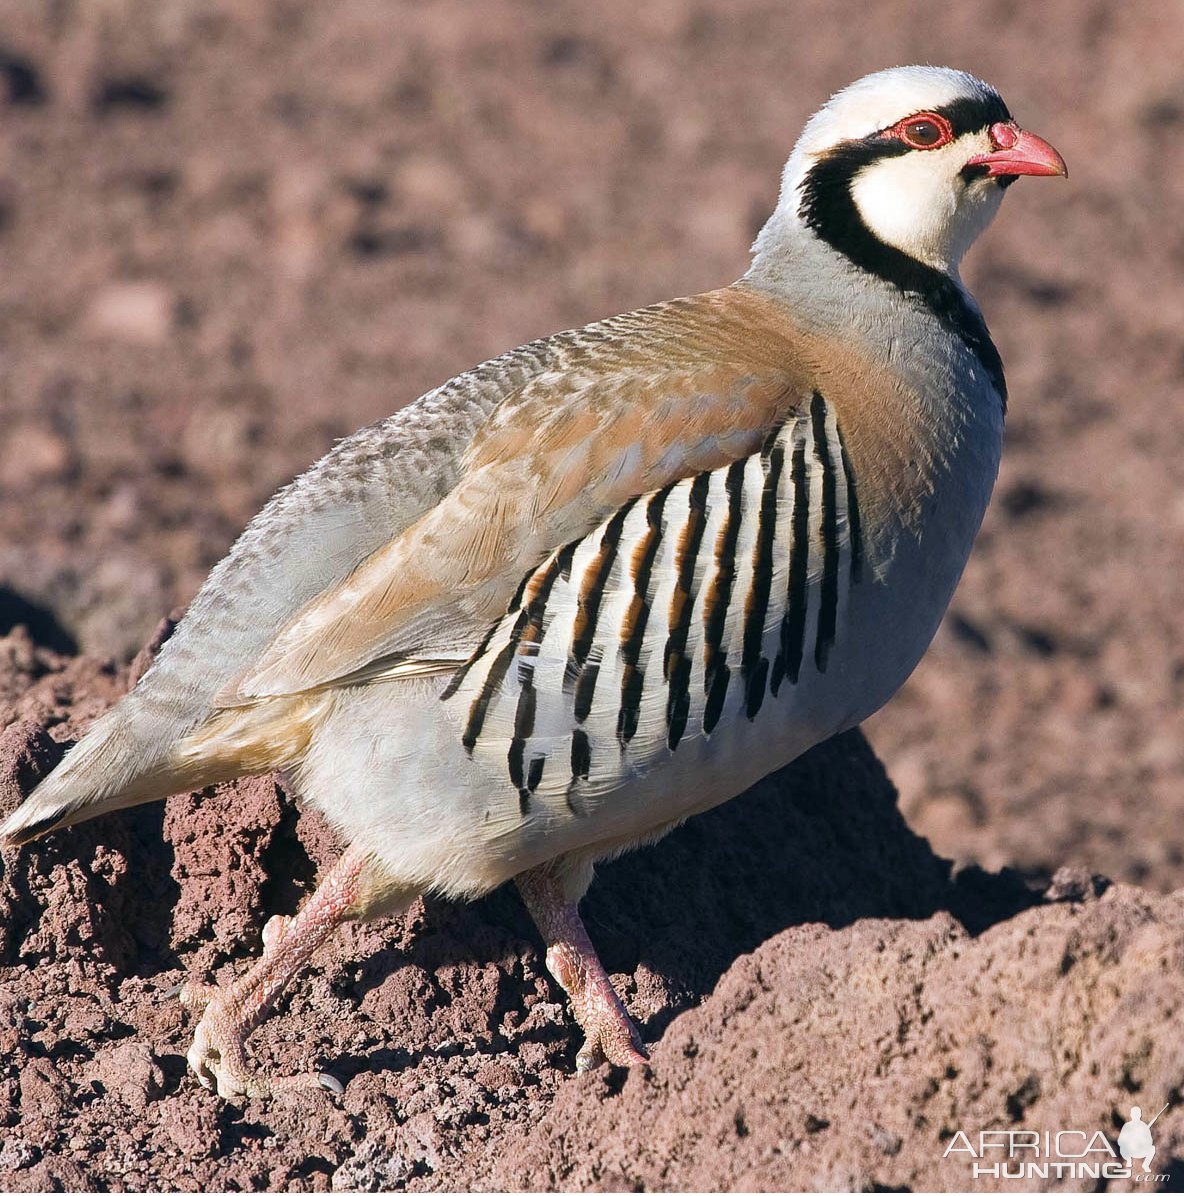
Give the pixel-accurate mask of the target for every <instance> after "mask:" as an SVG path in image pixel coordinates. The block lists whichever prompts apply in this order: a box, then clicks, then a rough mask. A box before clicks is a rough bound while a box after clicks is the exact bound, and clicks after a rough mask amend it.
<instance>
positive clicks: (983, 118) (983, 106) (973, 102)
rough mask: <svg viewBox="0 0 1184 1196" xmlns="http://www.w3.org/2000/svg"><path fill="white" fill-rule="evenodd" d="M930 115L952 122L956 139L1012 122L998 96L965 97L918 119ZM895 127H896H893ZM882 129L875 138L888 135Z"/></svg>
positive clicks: (928, 110)
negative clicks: (994, 125) (1003, 122)
mask: <svg viewBox="0 0 1184 1196" xmlns="http://www.w3.org/2000/svg"><path fill="white" fill-rule="evenodd" d="M929 113H933V115H935V116H941V117H944V118H945V119H946V120H948V121H949V122H950V128H951V129H952V130H953V133H954V136H955V137H962V136H964V135H965V134H967V133H977V132H979V131H980V130H982V129H986V128H989V127H990V126H991V125H993V124H996V123H997V122H999V121H1008V120H1011V113H1010V112H1009V111H1008V110H1007V105H1006V104H1005V103H1004V102H1003V99H1002V97H1000V96H997V95H982V96H964V97H963V98H962V99H960V100H955V101H954V102H953V103H952V104H947V105H946V106H945V107H944V108H927V109H924V110H923V111H920V112H918V113H917V119H919V120H923V119H924V118H925V117H926V116H927V115H928V114H929ZM891 127H893V128H894V127H895V126H891ZM888 131H889V130H888V129H882V130H881V131H880V132H879V133H876V134H873V137H875V138H880V137H883V136H885V135H886V134H887V133H888Z"/></svg>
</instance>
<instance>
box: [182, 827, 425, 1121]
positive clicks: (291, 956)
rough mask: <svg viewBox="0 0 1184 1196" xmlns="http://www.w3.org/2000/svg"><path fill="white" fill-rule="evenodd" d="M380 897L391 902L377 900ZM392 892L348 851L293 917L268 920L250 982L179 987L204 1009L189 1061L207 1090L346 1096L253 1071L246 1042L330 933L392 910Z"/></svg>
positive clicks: (306, 1079)
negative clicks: (304, 1091) (308, 1090)
mask: <svg viewBox="0 0 1184 1196" xmlns="http://www.w3.org/2000/svg"><path fill="white" fill-rule="evenodd" d="M376 893H377V894H378V895H379V896H383V897H385V898H387V900H386V901H378V900H376V899H375V898H376ZM393 893H394V889H393V888H392V887H390V886H386V887H383V886H382V885H381V883H380V884H379V885H376V884H375V872H374V867H373V863H372V861H371V860H370V859H369V858H368V857H367V856H366V855H364V854H363V853H362V852H359V851H358V850H356V849H355V848H352V847H351V848H349V849H348V850H347V851H346V852H345V854H344V855H343V856H342V857H341V859H339V860H338V861H337V863H336V864H335V865H334V866H333V867H332V868H331V869H330V870H329V872H328V873H327V874H326V876H325V878H324V879H323V880H322V881H321V883H320V885H318V886H317V889H316V892H314V893H313V894H312V896H311V897H310V898H309V899H308V901H306V902H305V904H304V906H303V908H302V909H301V910H300V912H299V913H298V914H297V915H296V916H295V917H292V918H289V917H284V916H276V917H274V918H271V919H270V920H269V921H268V923H267V925H266V926H265V927H264V929H263V954H262V955H261V956H260V957H259V959H258V960H257V961H256V963H255V965H254V966H253V967H252V968H251V970H250V971H249V972H248V973H247V974H246V975H245V976H243V977H242V978H241V979H240V980H236V981H235V982H234V983H233V984H230V985H227V986H225V987H223V988H208V987H204V986H200V985H192V984H187V985H185V986H184V987H183V988H182V989H181V993H180V996H181V1000H182V1002H183V1003H184V1004H185V1005H188V1006H190V1007H191V1008H195V1009H201V1010H202V1011H203V1012H202V1016H201V1021H200V1022H198V1024H197V1029H196V1030H195V1031H194V1035H193V1045H192V1046H191V1047H190V1048H189V1053H188V1055H187V1056H186V1058H187V1059H188V1060H189V1066H190V1067H191V1068H193V1070H194V1072H195V1073H196V1075H197V1078H198V1079H199V1080H200V1081H201V1082H202V1084H203V1085H205V1087H207V1088H216V1089H217V1092H218V1095H219V1096H221V1097H223V1098H224V1099H226V1100H233V1099H235V1098H236V1097H243V1096H246V1097H266V1096H270V1095H271V1094H272V1093H274V1092H276V1091H278V1090H280V1089H282V1088H313V1087H316V1086H318V1085H320V1086H322V1087H326V1088H329V1089H331V1090H333V1091H338V1092H339V1091H341V1085H340V1083H339V1082H338V1081H337V1080H335V1079H333V1077H331V1076H328V1075H324V1074H320V1075H311V1074H310V1075H301V1076H292V1077H285V1078H278V1079H277V1078H273V1077H269V1076H266V1075H264V1074H262V1073H261V1072H258V1071H255V1070H254V1069H252V1067H251V1065H250V1063H249V1062H248V1060H247V1055H246V1049H245V1044H246V1040H247V1038H248V1037H249V1035H250V1034H251V1031H252V1030H254V1029H255V1028H256V1027H257V1026H258V1025H259V1023H260V1022H262V1021H263V1019H264V1018H265V1017H266V1016H267V1014H268V1013H269V1012H270V1010H271V1008H272V1006H273V1005H274V1004H275V1001H276V998H277V997H279V995H280V993H281V992H282V991H283V989H284V988H285V987H286V986H287V985H289V984H290V983H291V982H292V980H293V979H294V978H295V976H296V974H297V972H299V971H300V969H301V968H302V967H303V966H304V965H305V964H306V963H307V962H308V960H309V958H310V957H311V956H312V954H313V952H315V951H316V949H317V948H318V947H320V946H321V944H322V943H324V942H325V941H326V940H327V939H328V938H329V936H330V935H331V934H332V933H333V931H334V930H336V929H337V928H338V927H339V926H340V925H341V924H342V923H343V922H346V921H348V920H351V919H356V918H364V917H369V916H372V915H373V914H374V913H379V912H382V913H385V912H393V911H394V908H395V906H397V905H398V904H400V902H397V901H392V900H390V899H389V898H391V897H392V895H393ZM408 896H410V895H408ZM380 906H381V908H379V907H380Z"/></svg>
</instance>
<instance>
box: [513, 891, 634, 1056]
mask: <svg viewBox="0 0 1184 1196" xmlns="http://www.w3.org/2000/svg"><path fill="white" fill-rule="evenodd" d="M516 883H517V885H518V891H519V892H520V893H521V894H522V900H523V901H524V902H525V903H526V908H527V909H528V910H530V914H531V917H532V918H534V920H535V925H537V926H538V928H539V932H540V933H541V934H542V936H543V941H544V942H545V943H546V944H547V969H548V970H549V971H550V973H551V975H552V976H554V977H555V979H556V980H557V981H558V983H559V984H560V985H561V986H562V988H563V990H564V991H565V992H566V993H567V995H568V999H569V1000H570V1001H571V1009H572V1013H573V1014H574V1015H575V1019H576V1021H577V1022H579V1024H580V1027H581V1029H582V1030H583V1031H584V1045H583V1046H582V1047H581V1048H580V1053H579V1054H578V1055H577V1056H576V1067H577V1069H578V1070H580V1071H587V1070H589V1069H590V1068H593V1067H595V1066H596V1065H597V1064H598V1063H600V1062H601V1061H602V1059H607V1060H608V1061H609V1062H610V1063H613V1064H615V1065H616V1066H617V1067H634V1066H636V1065H638V1064H644V1063H645V1062H646V1061H647V1060H648V1058H649V1056H648V1055H647V1054H646V1050H645V1047H644V1046H643V1045H642V1042H641V1035H640V1034H639V1033H638V1031H637V1027H636V1026H635V1025H634V1024H633V1022H632V1021H631V1020H630V1018H629V1014H628V1013H627V1012H626V1010H625V1006H624V1005H622V1004H621V998H620V997H618V996H617V994H616V992H615V990H614V989H613V985H612V981H611V980H610V979H609V977H608V973H607V972H606V971H605V970H604V965H603V964H602V963H601V962H600V958H599V957H598V956H597V954H596V948H595V947H593V946H592V941H591V940H590V939H589V938H588V931H587V930H586V929H585V928H584V923H583V921H582V920H581V919H580V913H579V909H578V903H577V902H575V901H572V900H571V899H570V898H569V897H568V896H567V895H566V894H565V893H564V891H563V887H562V885H561V883H560V882H559V881H558V880H557V879H556V877H555V875H554V873H552V872H550V871H548V870H547V869H545V868H535V869H532V870H531V871H530V872H524V873H522V875H521V876H519V877H518V878H517V882H516Z"/></svg>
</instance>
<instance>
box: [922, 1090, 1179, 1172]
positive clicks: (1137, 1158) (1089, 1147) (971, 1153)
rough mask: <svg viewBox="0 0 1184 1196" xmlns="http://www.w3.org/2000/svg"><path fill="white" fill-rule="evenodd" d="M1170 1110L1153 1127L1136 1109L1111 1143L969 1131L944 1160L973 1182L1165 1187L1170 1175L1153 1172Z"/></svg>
mask: <svg viewBox="0 0 1184 1196" xmlns="http://www.w3.org/2000/svg"><path fill="white" fill-rule="evenodd" d="M1167 1108H1168V1106H1167V1105H1164V1107H1163V1108H1162V1109H1160V1111H1159V1112H1158V1113H1156V1115H1155V1116H1154V1117H1152V1118H1151V1120H1150V1121H1144V1120H1143V1110H1142V1109H1141V1108H1139V1106H1138V1105H1135V1106H1133V1107H1132V1108H1131V1119H1130V1121H1128V1122H1126V1123H1125V1124H1124V1125H1123V1127H1122V1129H1121V1130H1119V1132H1118V1141H1117V1142H1116V1143H1115V1142H1111V1141H1110V1139H1109V1138H1108V1137H1107V1136H1106V1134H1105V1133H1104V1132H1103V1131H1102V1130H1092V1131H1091V1130H1078V1129H1068V1130H979V1132H978V1133H977V1134H975V1135H970V1134H967V1133H966V1132H965V1131H964V1130H958V1132H957V1133H956V1134H955V1135H954V1136H953V1137H952V1138H951V1139H950V1141H949V1142H948V1143H947V1145H946V1148H945V1151H944V1152H943V1153H942V1158H943V1159H952V1160H956V1159H962V1160H964V1161H965V1162H966V1163H967V1164H968V1165H969V1167H970V1177H971V1178H972V1179H994V1180H1009V1179H1010V1180H1016V1181H1019V1182H1021V1183H1031V1181H1032V1180H1035V1179H1065V1180H1068V1179H1096V1180H1105V1179H1129V1180H1133V1181H1134V1182H1135V1183H1163V1182H1164V1181H1166V1180H1167V1179H1168V1176H1166V1175H1157V1174H1155V1173H1154V1172H1152V1170H1151V1160H1152V1159H1154V1158H1155V1141H1154V1139H1153V1138H1152V1136H1151V1127H1152V1126H1153V1125H1154V1124H1155V1123H1156V1122H1157V1121H1158V1120H1159V1119H1160V1117H1162V1116H1163V1114H1164V1112H1165V1111H1166V1110H1167Z"/></svg>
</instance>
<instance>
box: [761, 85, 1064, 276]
mask: <svg viewBox="0 0 1184 1196" xmlns="http://www.w3.org/2000/svg"><path fill="white" fill-rule="evenodd" d="M1066 173H1067V170H1066V167H1065V162H1064V159H1063V158H1062V157H1061V155H1060V154H1059V153H1057V151H1056V150H1055V149H1053V147H1052V146H1051V145H1049V143H1048V142H1047V141H1045V140H1044V139H1043V138H1041V137H1037V136H1036V135H1035V134H1034V133H1029V132H1027V131H1026V130H1024V129H1021V128H1020V127H1019V125H1017V124H1016V122H1015V121H1014V120H1013V119H1012V116H1011V113H1010V112H1009V111H1008V109H1007V105H1006V104H1004V102H1003V100H1002V98H1001V97H1000V95H999V93H998V92H997V91H995V89H994V88H992V87H990V86H988V85H987V84H986V83H983V82H982V81H981V80H979V79H976V78H975V77H974V76H973V75H968V74H966V73H965V72H963V71H955V70H949V69H948V68H945V67H931V66H908V67H896V68H893V69H892V70H886V71H879V72H877V73H876V74H874V75H867V76H865V77H864V78H862V79H860V80H858V81H857V82H855V83H852V84H851V85H850V86H849V87H847V88H845V89H844V90H843V91H840V92H839V93H838V94H836V95H834V96H832V97H831V99H830V100H829V101H828V102H827V103H826V104H825V105H824V106H823V107H822V108H821V109H820V110H819V111H818V112H817V113H815V115H814V116H813V117H812V118H811V119H810V121H809V123H808V124H807V125H806V128H805V130H804V132H803V133H802V135H801V137H800V139H799V140H798V143H797V145H796V146H795V147H794V151H793V154H792V156H791V157H790V159H789V162H788V163H787V165H786V167H785V174H784V176H783V180H782V189H781V199H780V202H779V204H778V210H777V213H776V215H775V216H774V219H773V221H770V232H771V233H773V235H776V234H777V233H778V232H779V231H783V230H784V228H785V224H786V222H787V221H788V222H790V223H792V224H794V225H798V226H804V227H805V228H807V229H809V230H811V231H812V232H813V233H814V234H815V235H817V236H818V237H821V238H822V240H823V241H825V242H827V243H828V244H830V245H831V246H832V247H833V248H835V249H837V250H839V251H840V252H842V253H844V254H845V255H846V256H847V257H849V258H850V259H852V260H853V261H854V262H855V263H856V265H859V266H861V267H863V268H865V269H868V270H871V271H872V272H873V273H876V274H880V275H884V276H888V277H892V276H893V274H894V273H896V274H899V273H900V271H901V269H904V270H905V272H906V273H907V271H908V269H909V268H910V263H920V264H921V265H922V266H924V267H928V268H930V269H934V270H939V271H942V272H943V273H945V274H949V275H954V276H956V274H957V269H958V263H959V262H960V260H961V258H962V255H963V254H964V253H965V252H966V250H967V249H968V248H969V247H970V245H971V244H972V243H973V241H974V240H975V238H976V237H978V236H979V234H980V233H981V232H982V231H983V230H984V229H985V228H986V227H987V225H988V224H989V223H990V222H991V219H992V217H993V216H994V215H995V212H996V211H997V210H998V207H999V202H1000V200H1001V199H1002V196H1003V192H1004V190H1005V189H1006V187H1007V186H1009V185H1010V184H1011V183H1013V182H1014V181H1015V180H1016V179H1017V178H1018V177H1019V176H1020V175H1022V174H1028V175H1064V174H1066ZM763 236H764V234H762V237H763ZM756 248H757V251H758V253H759V252H760V251H761V249H762V244H761V241H760V240H758V242H757V247H756ZM901 255H903V258H902V256H901Z"/></svg>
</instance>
